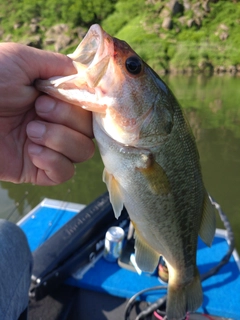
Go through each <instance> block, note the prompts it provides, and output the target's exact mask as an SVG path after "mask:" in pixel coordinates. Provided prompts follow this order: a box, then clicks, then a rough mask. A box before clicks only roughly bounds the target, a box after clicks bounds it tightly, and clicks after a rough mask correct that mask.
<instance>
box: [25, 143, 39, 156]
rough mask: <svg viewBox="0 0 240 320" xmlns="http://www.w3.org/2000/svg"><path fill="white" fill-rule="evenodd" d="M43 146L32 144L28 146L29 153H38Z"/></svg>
mask: <svg viewBox="0 0 240 320" xmlns="http://www.w3.org/2000/svg"><path fill="white" fill-rule="evenodd" d="M42 149H43V147H41V146H38V145H37V144H30V145H29V146H28V153H29V154H34V155H38V154H39V153H40V152H42Z"/></svg>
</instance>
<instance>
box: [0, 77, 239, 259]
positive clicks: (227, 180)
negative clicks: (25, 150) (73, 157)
mask: <svg viewBox="0 0 240 320" xmlns="http://www.w3.org/2000/svg"><path fill="white" fill-rule="evenodd" d="M164 80H165V81H166V82H167V84H168V85H169V87H170V88H171V89H172V91H173V92H174V94H175V96H176V97H177V99H178V100H179V102H180V104H181V105H182V107H183V108H184V111H185V113H186V115H187V118H188V119H189V122H190V125H191V127H192V130H193V133H194V135H195V137H196V142H197V146H198V150H199V154H200V159H201V166H202V173H203V179H204V182H205V185H206V188H207V190H208V192H209V193H210V194H211V195H212V196H213V197H214V198H215V199H216V200H217V201H218V202H219V204H220V205H221V207H222V209H223V211H224V212H225V213H226V214H227V216H228V218H229V220H230V223H231V225H232V228H233V231H234V235H235V240H236V247H237V250H238V252H239V253H240V90H239V88H240V77H231V76H227V75H224V76H213V77H209V78H206V77H203V76H201V75H199V76H191V77H190V76H184V75H179V76H168V77H167V76H166V77H164ZM102 170H103V165H102V162H101V160H100V156H99V153H98V152H97V151H96V153H95V155H94V157H93V158H92V159H91V160H89V161H87V162H85V163H82V164H79V165H76V173H75V176H74V177H73V178H72V179H71V180H70V181H68V182H66V183H64V184H61V185H59V186H56V187H38V186H33V185H29V184H25V185H24V184H23V185H15V184H12V183H7V182H0V202H1V209H0V217H1V218H5V219H9V220H11V221H14V222H16V221H18V220H19V219H20V218H21V217H23V216H24V215H25V214H26V213H27V212H29V210H30V209H32V208H33V207H34V206H36V205H37V204H38V203H39V202H40V201H41V200H42V199H43V198H45V197H47V198H53V199H59V200H64V201H71V202H80V203H86V204H88V203H89V202H91V201H92V200H93V199H94V198H96V197H97V196H98V195H100V194H101V193H103V192H104V191H105V190H106V188H105V185H104V184H103V182H102ZM218 227H222V224H221V222H220V221H219V220H218Z"/></svg>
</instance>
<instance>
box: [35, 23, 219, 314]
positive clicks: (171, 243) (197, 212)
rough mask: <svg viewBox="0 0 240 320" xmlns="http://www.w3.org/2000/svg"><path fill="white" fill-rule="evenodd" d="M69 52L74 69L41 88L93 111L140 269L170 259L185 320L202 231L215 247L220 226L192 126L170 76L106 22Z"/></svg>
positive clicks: (173, 289) (173, 294) (108, 179)
mask: <svg viewBox="0 0 240 320" xmlns="http://www.w3.org/2000/svg"><path fill="white" fill-rule="evenodd" d="M69 57H70V58H71V59H72V61H73V64H74V66H75V69H76V73H75V74H72V75H69V76H66V77H55V78H50V79H48V80H42V79H39V80H37V82H36V87H37V89H38V90H40V91H43V92H46V93H47V94H49V95H52V96H54V97H57V98H59V99H61V100H64V101H67V102H70V103H72V104H75V105H78V106H80V107H82V108H84V109H86V110H89V111H91V112H92V113H93V131H94V136H95V139H96V141H97V144H98V148H99V150H100V154H101V157H102V161H103V163H104V171H103V181H104V182H105V183H106V186H107V189H108V191H109V196H110V201H111V204H112V207H113V211H114V214H115V216H116V218H118V217H119V216H120V215H121V211H122V209H123V207H124V206H125V207H126V209H127V211H128V214H129V217H130V219H131V222H132V224H133V226H134V229H135V258H136V263H137V265H138V267H139V268H140V269H141V270H143V271H146V272H150V273H152V272H154V270H155V269H156V267H157V265H158V263H159V257H160V256H163V257H164V260H165V262H166V265H167V268H168V274H169V279H168V296H167V297H168V298H167V309H166V313H167V319H168V320H180V319H182V318H184V317H185V315H186V312H193V311H195V310H196V309H198V308H199V307H200V306H201V304H202V301H203V293H202V286H201V281H200V276H199V271H198V268H197V264H196V251H197V242H198V235H199V236H200V237H201V239H202V240H203V241H204V242H205V244H206V245H208V246H211V243H212V241H213V238H214V234H215V228H216V222H215V212H214V207H213V205H212V203H211V200H210V198H209V195H208V193H207V191H206V188H205V186H204V183H203V178H202V174H201V166H200V159H199V153H198V150H197V147H196V142H195V138H194V136H193V134H192V131H191V128H190V126H189V124H188V121H187V119H186V117H185V115H184V113H183V111H182V109H181V107H180V105H179V103H178V101H177V99H176V98H175V97H174V95H173V93H172V92H171V90H170V89H169V88H168V86H167V85H166V84H165V82H164V81H163V80H162V79H161V78H160V77H159V76H158V75H157V73H156V72H155V71H154V70H153V69H152V68H151V67H150V66H148V65H147V64H146V63H145V62H144V61H143V60H142V59H141V57H140V56H139V55H138V54H137V53H136V52H135V51H134V50H133V49H132V48H131V47H130V46H129V45H128V44H127V43H126V42H125V41H122V40H119V39H117V38H114V37H112V36H110V35H109V34H108V33H107V32H105V31H104V30H103V29H102V28H101V26H99V25H97V24H95V25H92V26H91V27H90V29H89V30H88V32H87V34H86V35H85V37H84V38H83V40H82V41H81V42H80V44H79V46H78V47H77V48H76V50H75V51H74V52H73V53H72V54H70V55H69Z"/></svg>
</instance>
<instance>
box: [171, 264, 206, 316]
mask: <svg viewBox="0 0 240 320" xmlns="http://www.w3.org/2000/svg"><path fill="white" fill-rule="evenodd" d="M202 300H203V294H202V286H201V281H200V277H199V272H198V270H197V267H196V269H195V275H194V277H193V279H192V281H191V282H189V283H181V284H178V283H174V282H173V281H171V278H170V279H169V286H168V298H167V318H168V319H183V318H184V317H185V316H186V313H187V312H194V311H195V310H197V309H198V308H199V307H200V306H201V304H202Z"/></svg>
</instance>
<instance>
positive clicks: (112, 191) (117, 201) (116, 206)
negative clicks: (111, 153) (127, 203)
mask: <svg viewBox="0 0 240 320" xmlns="http://www.w3.org/2000/svg"><path fill="white" fill-rule="evenodd" d="M103 182H105V183H106V185H107V188H108V192H109V198H110V202H111V204H112V207H113V211H114V215H115V217H116V219H118V218H119V217H120V215H121V212H122V209H123V201H122V196H121V191H120V186H119V183H118V181H117V180H116V179H115V177H114V176H113V175H112V174H110V173H109V172H108V171H107V170H106V168H104V170H103Z"/></svg>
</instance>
